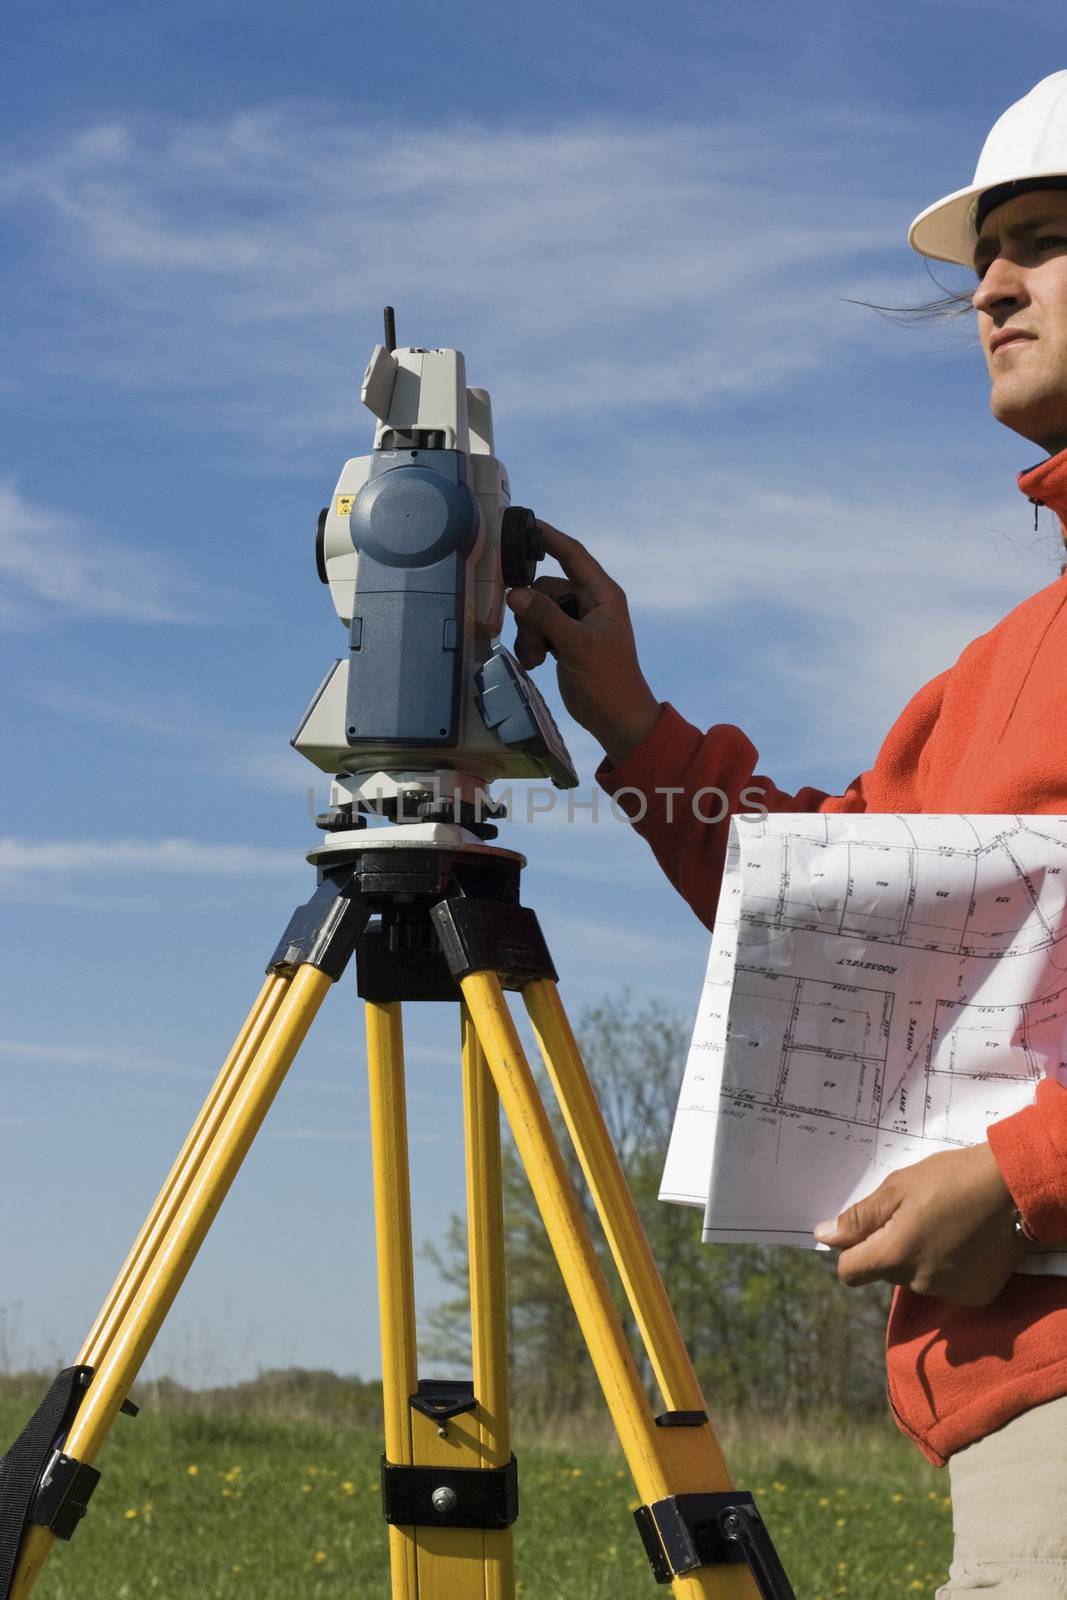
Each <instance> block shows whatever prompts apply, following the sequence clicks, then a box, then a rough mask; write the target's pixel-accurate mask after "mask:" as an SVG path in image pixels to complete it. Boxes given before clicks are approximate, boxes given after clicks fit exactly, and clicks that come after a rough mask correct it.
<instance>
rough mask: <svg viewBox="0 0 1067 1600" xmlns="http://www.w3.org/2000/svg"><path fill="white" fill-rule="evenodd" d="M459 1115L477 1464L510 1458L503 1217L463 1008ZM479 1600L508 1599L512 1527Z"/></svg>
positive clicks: (501, 1532)
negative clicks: (464, 1161)
mask: <svg viewBox="0 0 1067 1600" xmlns="http://www.w3.org/2000/svg"><path fill="white" fill-rule="evenodd" d="M461 1028H462V1040H463V1117H464V1142H465V1145H466V1158H467V1254H468V1257H469V1263H470V1295H471V1364H472V1367H473V1372H474V1393H475V1396H476V1397H477V1400H478V1407H477V1410H476V1411H475V1413H474V1418H475V1420H476V1421H477V1423H478V1425H479V1431H480V1441H479V1442H480V1446H481V1457H480V1460H479V1463H478V1464H479V1465H480V1466H484V1467H503V1466H506V1465H507V1463H508V1461H509V1460H510V1459H511V1430H510V1427H509V1416H508V1339H507V1311H506V1298H507V1297H506V1293H505V1287H504V1214H503V1202H502V1194H501V1166H500V1100H499V1097H498V1095H497V1092H496V1089H495V1088H494V1086H493V1080H492V1077H491V1076H490V1074H489V1068H488V1064H487V1062H486V1059H485V1054H484V1052H483V1050H482V1047H481V1044H480V1043H479V1040H478V1035H477V1032H476V1031H475V1027H474V1024H473V1022H472V1021H471V1017H470V1013H469V1012H468V1010H467V1007H466V1006H464V1007H463V1009H462V1021H461ZM483 1538H484V1541H485V1543H484V1555H483V1561H484V1566H485V1600H512V1597H513V1595H514V1593H515V1563H514V1550H513V1540H512V1534H511V1529H510V1528H501V1529H497V1530H493V1529H486V1530H485V1531H484V1533H483Z"/></svg>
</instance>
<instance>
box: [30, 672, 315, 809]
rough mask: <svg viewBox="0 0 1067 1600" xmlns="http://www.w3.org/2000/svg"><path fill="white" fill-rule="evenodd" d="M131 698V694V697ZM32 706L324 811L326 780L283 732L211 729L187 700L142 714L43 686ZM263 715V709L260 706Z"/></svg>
mask: <svg viewBox="0 0 1067 1600" xmlns="http://www.w3.org/2000/svg"><path fill="white" fill-rule="evenodd" d="M133 693H134V691H133V690H131V695H132V694H133ZM33 700H34V703H35V704H37V705H40V706H44V707H45V708H47V710H49V711H53V712H55V713H56V714H57V715H58V716H62V717H64V718H68V717H72V716H74V717H78V718H79V719H82V720H84V719H85V718H86V717H90V718H92V719H93V720H94V721H96V722H103V723H107V724H109V725H110V726H112V727H117V728H123V729H125V730H127V731H128V732H130V733H134V734H139V735H144V736H145V737H146V738H148V739H151V740H157V739H158V740H160V741H162V743H163V744H165V745H172V746H176V747H178V748H180V749H181V750H182V751H183V752H185V753H186V754H185V755H183V760H187V762H188V764H189V765H190V766H192V767H194V768H195V769H196V770H197V771H201V772H211V773H213V774H215V775H217V776H220V777H227V778H240V779H242V780H243V781H245V782H253V781H254V782H256V783H258V784H264V785H266V786H267V787H268V788H270V789H275V790H278V791H279V792H281V793H284V794H289V795H291V794H293V793H297V794H301V793H304V792H305V791H307V790H309V789H310V790H312V791H315V790H317V791H318V793H319V796H320V801H319V802H316V803H314V804H309V811H312V812H313V811H315V810H319V811H321V810H323V809H325V805H326V803H327V800H326V796H327V794H328V789H329V779H328V778H327V777H325V776H324V775H323V774H322V773H320V772H318V771H317V770H316V769H315V768H313V767H311V766H310V765H309V764H308V763H307V762H306V761H305V760H303V758H302V757H301V756H298V755H297V754H296V752H295V751H294V750H293V749H291V748H290V746H289V744H288V741H287V738H286V733H287V732H288V730H287V729H286V730H285V731H284V732H283V731H282V730H281V729H279V731H278V732H277V733H275V734H273V735H271V734H266V733H264V734H256V733H250V732H248V730H247V729H246V728H234V727H230V726H220V725H217V724H216V725H212V724H210V723H209V722H208V721H207V720H206V710H205V705H204V703H203V702H200V703H197V702H194V701H192V700H191V699H187V700H185V701H180V700H176V699H170V700H167V701H166V703H165V704H164V703H161V701H160V700H159V699H158V698H157V699H156V700H153V702H152V705H151V708H150V709H148V708H146V707H145V706H144V705H138V704H137V703H136V701H134V700H132V699H127V700H124V701H121V702H120V701H117V700H111V699H108V698H106V697H104V696H101V695H93V694H83V693H79V692H78V691H77V690H71V691H69V692H68V691H67V690H66V689H64V690H63V692H62V693H59V692H57V691H56V690H55V689H54V688H50V687H48V686H47V685H44V686H41V687H39V688H36V689H35V690H34V691H33ZM263 709H264V711H267V710H268V709H269V708H267V707H266V706H264V708H263Z"/></svg>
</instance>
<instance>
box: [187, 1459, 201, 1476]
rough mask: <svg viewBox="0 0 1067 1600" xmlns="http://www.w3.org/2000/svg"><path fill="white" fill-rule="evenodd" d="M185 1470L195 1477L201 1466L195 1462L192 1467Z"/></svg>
mask: <svg viewBox="0 0 1067 1600" xmlns="http://www.w3.org/2000/svg"><path fill="white" fill-rule="evenodd" d="M185 1470H186V1472H187V1473H188V1474H189V1476H190V1478H195V1477H196V1475H197V1473H198V1472H199V1471H200V1468H199V1467H198V1466H197V1465H196V1463H195V1462H194V1463H193V1465H192V1466H191V1467H186V1469H185Z"/></svg>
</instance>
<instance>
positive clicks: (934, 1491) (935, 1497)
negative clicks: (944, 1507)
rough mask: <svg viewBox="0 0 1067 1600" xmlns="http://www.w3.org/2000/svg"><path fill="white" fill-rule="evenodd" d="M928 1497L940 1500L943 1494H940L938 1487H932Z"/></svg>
mask: <svg viewBox="0 0 1067 1600" xmlns="http://www.w3.org/2000/svg"><path fill="white" fill-rule="evenodd" d="M926 1498H927V1499H928V1500H940V1498H941V1496H940V1495H939V1494H938V1492H937V1490H936V1489H931V1490H930V1493H929V1494H928V1495H927V1496H926Z"/></svg>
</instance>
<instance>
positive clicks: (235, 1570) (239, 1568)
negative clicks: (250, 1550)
mask: <svg viewBox="0 0 1067 1600" xmlns="http://www.w3.org/2000/svg"><path fill="white" fill-rule="evenodd" d="M240 1570H241V1565H240V1562H238V1563H237V1565H236V1566H233V1567H231V1568H230V1571H231V1572H240Z"/></svg>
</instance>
